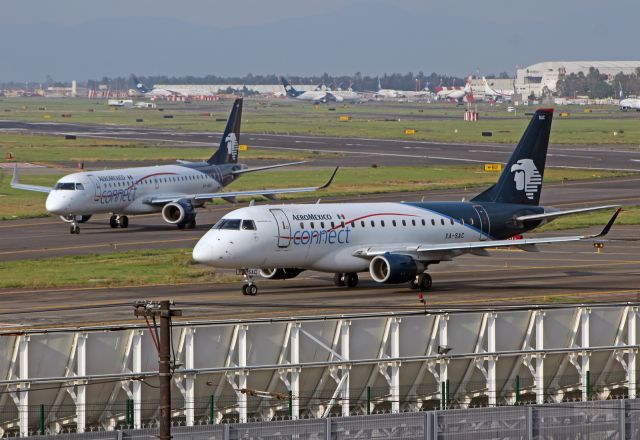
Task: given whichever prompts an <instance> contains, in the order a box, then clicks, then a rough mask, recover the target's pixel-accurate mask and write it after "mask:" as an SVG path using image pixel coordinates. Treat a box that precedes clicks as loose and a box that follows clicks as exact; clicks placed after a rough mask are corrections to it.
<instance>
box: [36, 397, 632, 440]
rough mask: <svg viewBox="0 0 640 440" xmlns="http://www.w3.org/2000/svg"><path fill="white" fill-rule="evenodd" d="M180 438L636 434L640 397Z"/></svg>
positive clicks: (204, 430) (300, 423) (111, 434)
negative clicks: (638, 398) (639, 398)
mask: <svg viewBox="0 0 640 440" xmlns="http://www.w3.org/2000/svg"><path fill="white" fill-rule="evenodd" d="M157 436H158V429H157V428H146V429H137V430H133V429H122V430H114V431H95V432H87V433H83V434H60V435H55V436H53V435H38V436H37V438H38V439H41V440H49V439H50V440H54V439H55V440H154V439H157ZM172 437H173V438H174V439H175V440H236V439H255V440H258V439H296V440H305V439H308V440H324V439H326V440H333V439H336V440H337V439H341V440H347V439H424V440H465V439H496V440H498V439H505V440H506V439H522V440H534V439H535V440H537V439H540V440H542V439H547V440H556V439H567V438H598V439H600V438H601V439H605V438H611V439H618V440H627V439H637V438H640V400H637V399H631V400H629V399H620V400H607V401H589V402H567V403H559V404H552V405H522V406H510V407H506V406H504V407H493V408H475V409H455V410H446V411H439V410H438V411H419V412H402V413H396V414H374V415H363V416H351V417H328V418H321V419H302V420H279V421H270V422H249V423H243V424H235V423H221V424H210V425H196V426H190V427H186V426H174V427H173V428H172Z"/></svg>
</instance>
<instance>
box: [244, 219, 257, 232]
mask: <svg viewBox="0 0 640 440" xmlns="http://www.w3.org/2000/svg"><path fill="white" fill-rule="evenodd" d="M242 229H244V230H246V231H255V230H256V224H255V222H254V221H253V220H242Z"/></svg>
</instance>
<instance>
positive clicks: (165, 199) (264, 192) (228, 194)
mask: <svg viewBox="0 0 640 440" xmlns="http://www.w3.org/2000/svg"><path fill="white" fill-rule="evenodd" d="M338 168H339V167H336V169H335V170H333V174H331V177H329V180H327V181H326V182H325V183H324V184H323V185H320V186H309V187H302V188H279V189H257V190H252V191H225V192H219V193H202V194H178V195H175V194H174V195H169V196H157V197H152V198H151V199H149V200H147V203H149V204H152V205H162V204H165V203H170V202H174V201H176V200H180V199H188V200H211V199H224V200H227V201H231V202H235V198H236V197H251V196H264V197H266V198H273V196H275V195H278V194H294V193H302V192H312V191H318V190H321V189H324V188H327V187H328V186H329V185H331V182H333V178H334V177H335V175H336V173H337V172H338Z"/></svg>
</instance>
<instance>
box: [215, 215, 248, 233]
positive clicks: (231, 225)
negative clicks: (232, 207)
mask: <svg viewBox="0 0 640 440" xmlns="http://www.w3.org/2000/svg"><path fill="white" fill-rule="evenodd" d="M241 221H242V220H237V219H229V218H222V219H220V221H218V223H216V224H215V225H213V229H234V230H236V231H237V230H239V229H240V222H241Z"/></svg>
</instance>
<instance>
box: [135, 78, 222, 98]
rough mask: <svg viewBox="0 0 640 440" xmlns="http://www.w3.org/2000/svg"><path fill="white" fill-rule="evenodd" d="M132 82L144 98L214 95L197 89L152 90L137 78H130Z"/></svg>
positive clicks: (156, 88) (208, 91) (157, 88)
mask: <svg viewBox="0 0 640 440" xmlns="http://www.w3.org/2000/svg"><path fill="white" fill-rule="evenodd" d="M132 78H133V81H134V82H135V83H136V90H137V92H138V93H140V94H142V95H143V96H145V97H149V98H151V97H155V98H168V97H169V96H181V97H185V98H188V97H192V96H214V95H215V93H213V92H211V91H210V90H205V89H201V88H197V87H192V88H186V89H185V88H181V89H180V90H170V89H163V88H159V87H154V88H153V89H150V88H148V87H147V86H145V85H144V84H143V83H142V82H141V81H140V80H139V79H138V78H136V77H135V76H133V77H132Z"/></svg>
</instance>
